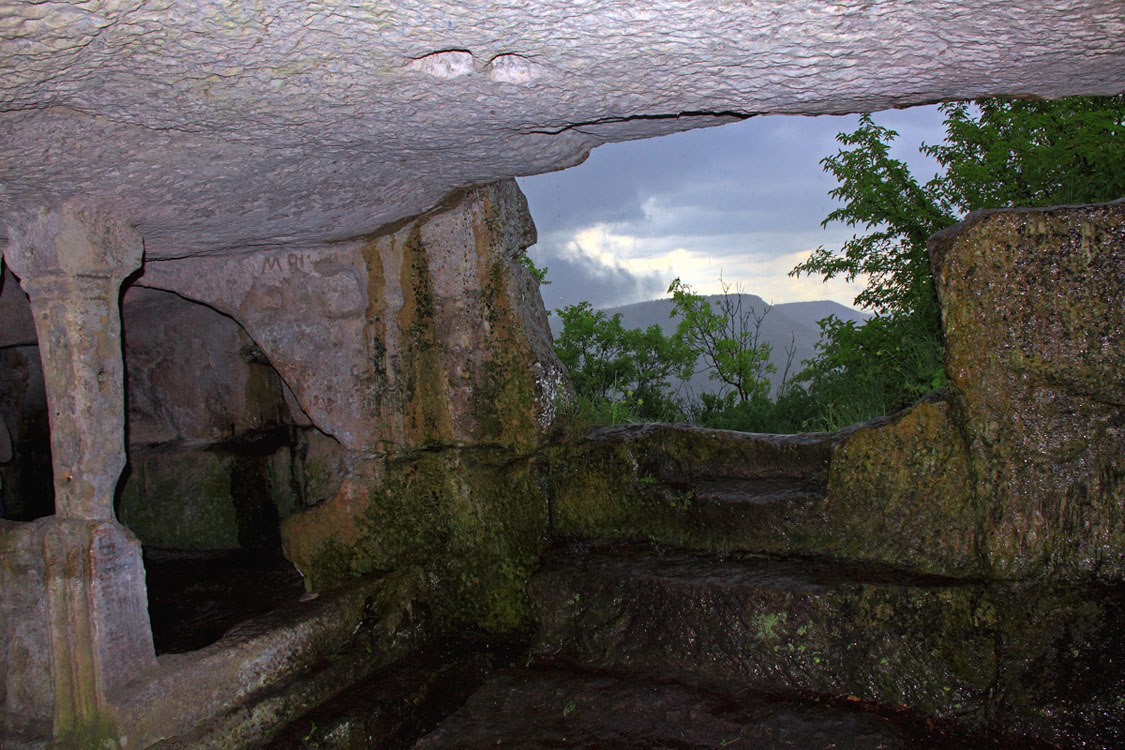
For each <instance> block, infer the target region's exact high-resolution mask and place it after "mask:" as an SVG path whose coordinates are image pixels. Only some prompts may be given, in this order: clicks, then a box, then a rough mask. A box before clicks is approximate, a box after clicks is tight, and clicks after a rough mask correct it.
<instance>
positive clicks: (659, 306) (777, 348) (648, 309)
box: [550, 294, 871, 396]
mask: <svg viewBox="0 0 1125 750" xmlns="http://www.w3.org/2000/svg"><path fill="white" fill-rule="evenodd" d="M721 296H722V295H717V294H716V295H710V296H707V297H706V299H707V301H708V302H710V303H711V304H712V305H714V304H715V302H716V301H717V300H719V299H720V298H721ZM732 296H733V295H732ZM741 296H742V305H743V309H748V308H750V307H753V308H754V309H755V310H757V311H761V310H764V309H765V308H767V307H769V305H768V304H767V303H766V301H765V300H763V299H762V298H761V297H759V296H757V295H755V294H743V295H741ZM603 312H605V313H606V314H607V315H609V316H611V317H612V316H613V315H616V314H618V313H620V314H621V324H622V325H623V326H625V328H648V327H649V326H651V325H654V324H655V325H659V326H660V330H662V331H663V332H664V334H665V335H669V334H671V333H673V332H675V330H676V326H678V325H679V320H680V319H679V317H672V300H671V299H656V300H650V301H648V302H636V303H634V304H631V305H622V306H620V307H607V308H603ZM830 315H835V316H836V317H837V318H839V319H840V320H844V321H848V320H854V321H855V322H857V323H862V322H863V321H865V320H868V319H869V318H870V317H871V316H870V315H869V314H867V313H862V312H860V311H858V310H853V309H852V308H850V307H847V306H845V305H841V304H840V303H838V302H833V301H831V300H816V301H813V302H782V303H780V304H777V305H773V306H772V307H770V309H769V313H767V314H766V317H765V319H764V320H763V321H762V341H763V342H765V343H768V344H769V345H770V346H771V347H772V351H771V353H770V362H771V363H772V364H773V366H774V367H775V368H776V369H777V372H775V373H773V374H772V375H770V386H771V389H774V390H776V389H777V387H778V386H779V385H780V384H781V378H782V374H783V373H784V371H785V350H786V347H788V346H789V342H790V336H792V337H793V338H792V340H793V341H794V343H795V345H796V354H795V355H794V357H793V364H792V365H791V367H790V370H789V377H792V376H793V375H795V374H797V373H798V372H800V371H801V369H802V368H803V365H802V362H804V360H806V359H812V358H813V357H814V356H815V355H816V344H817V342H818V341H819V340H820V327H819V326H818V325H817V323H818V322H819V321H820V320H822V319H824V318H827V317H828V316H830ZM550 321H551V333H552V335H554V336H558V335H559V333H560V332H561V331H562V321H561V320H560V319H559V316H558V315H552V316H551V317H550ZM702 367H703V363H702V362H701V363H699V365H698V366H697V368H696V369H701V368H702ZM670 385H672V386H673V387H676V386H677V385H678V384H677V383H670ZM687 388H688V391H689V392H688V393H686V394H685V395H688V396H698V395H699V394H700V393H716V392H717V391H718V390H719V386H718V383H717V382H716V381H714V380H711V379H710V378H709V377H708V374H707V373H706V372H700V373H697V374H696V375H695V376H694V377H692V378H691V380H689V381H688V383H687Z"/></svg>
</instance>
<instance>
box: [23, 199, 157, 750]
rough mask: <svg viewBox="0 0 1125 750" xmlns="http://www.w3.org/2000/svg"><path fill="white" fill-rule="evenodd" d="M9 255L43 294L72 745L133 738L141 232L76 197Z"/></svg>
mask: <svg viewBox="0 0 1125 750" xmlns="http://www.w3.org/2000/svg"><path fill="white" fill-rule="evenodd" d="M8 240H9V244H8V248H7V250H6V251H5V258H6V260H7V262H8V266H9V267H10V268H11V269H12V271H14V272H15V273H16V275H17V276H19V278H20V285H21V286H22V287H23V288H24V290H25V291H26V292H27V293H28V296H29V297H30V299H31V308H32V313H33V315H34V317H35V328H36V333H37V335H38V340H39V351H40V357H41V359H42V361H43V375H44V380H45V382H46V388H47V404H48V408H49V418H50V427H51V460H52V465H53V469H54V484H55V512H56V515H55V517H54V518H52V519H50V520H49V521H48V527H47V528H46V529H45V530H44V536H43V539H44V543H43V557H44V561H45V563H46V575H45V587H46V599H47V611H48V623H47V626H48V628H49V631H50V632H49V636H50V637H49V640H50V644H51V663H52V668H51V669H52V677H53V683H54V693H55V694H54V696H53V701H54V733H55V737H56V740H57V741H59V743H60V744H62V745H65V744H67V743H79V744H83V743H89V742H91V741H93V742H95V743H99V745H98V746H100V743H103V742H105V741H109V742H110V743H111V746H112V743H114V742H118V741H120V740H121V733H120V731H119V730H118V728H117V727H116V726H115V722H114V720H113V712H112V708H111V696H112V693H113V691H114V690H115V689H116V688H118V687H120V686H121V685H123V684H124V683H125V682H127V681H128V680H129V679H130V678H132V677H133V676H135V675H136V674H137V673H139V672H140V671H141V670H143V669H146V668H148V667H150V666H153V665H154V664H155V655H154V650H153V646H152V632H151V629H150V627H149V621H148V611H147V609H148V608H147V597H146V593H145V583H144V566H143V564H142V561H141V547H140V543H139V542H138V541H137V539H136V537H135V536H134V535H133V534H132V533H131V532H130V531H129V530H128V529H127V528H125V527H124V526H122V525H120V524H119V523H117V522H116V520H115V519H114V513H113V495H114V489H115V487H116V485H117V480H118V478H119V476H120V474H121V470H122V468H124V466H125V431H124V425H125V405H124V382H123V380H124V378H123V371H124V367H123V364H122V356H121V319H120V308H119V290H120V287H121V283H122V282H123V281H124V279H125V277H126V276H128V275H129V274H130V273H132V272H133V271H135V270H136V269H137V268H139V267H140V265H141V257H142V252H143V245H142V242H141V237H140V235H139V234H137V232H136V231H135V230H133V229H132V228H131V227H129V226H128V225H126V224H125V223H123V222H121V221H120V220H119V219H117V218H116V217H114V216H113V215H111V214H109V213H106V212H104V211H101V210H98V209H96V208H92V207H89V206H83V205H81V204H78V203H66V204H64V205H62V206H61V207H59V208H51V209H44V210H41V211H40V212H39V213H38V215H36V216H33V217H31V218H30V219H29V220H28V221H26V222H24V223H23V224H21V225H19V226H15V227H11V228H9V232H8Z"/></svg>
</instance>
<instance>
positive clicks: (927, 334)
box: [791, 96, 1125, 428]
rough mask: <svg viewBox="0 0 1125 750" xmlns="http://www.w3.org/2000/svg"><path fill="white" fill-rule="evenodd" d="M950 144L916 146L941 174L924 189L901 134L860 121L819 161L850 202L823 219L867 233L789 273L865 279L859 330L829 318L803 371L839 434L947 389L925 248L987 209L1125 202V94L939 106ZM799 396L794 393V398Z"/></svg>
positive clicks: (819, 422)
mask: <svg viewBox="0 0 1125 750" xmlns="http://www.w3.org/2000/svg"><path fill="white" fill-rule="evenodd" d="M942 111H943V112H944V113H945V116H946V119H945V128H946V141H945V143H944V144H941V145H936V146H927V145H924V146H922V149H921V150H922V151H923V152H924V153H927V154H929V155H930V156H933V157H934V158H935V159H937V161H938V162H939V163H940V164H941V165H942V166H943V167H944V168H945V174H944V175H939V176H937V177H935V178H934V179H932V180H931V181H930V182H928V183H926V184H925V185H920V184H919V183H918V182H917V180H916V179H915V178H914V177H913V175H911V174H910V170H909V169H908V168H907V166H906V165H905V164H904V163H903V162H901V161H898V160H896V159H892V158H891V157H890V144H891V142H892V141H893V140H894V138H896V137H897V135H898V134H897V133H896V132H895V131H893V130H890V129H887V128H884V127H881V126H879V125H877V124H876V123H875V122H874V120H873V118H872V117H871V116H870V115H865V116H863V117H862V118H860V122H859V127H858V128H857V129H856V130H855V131H854V132H852V133H841V134H840V135H838V136H837V140H838V141H839V142H840V143H841V144H842V145H844V146H846V147H849V148H846V149H841V150H840V151H838V152H837V153H836V154H835V155H833V156H829V157H826V158H825V159H823V160H822V162H821V163H822V164H823V165H824V168H825V170H826V171H828V172H830V173H831V174H832V175H833V176H834V177H836V179H837V181H838V183H839V184H838V186H837V187H836V188H835V189H833V190H832V191H831V192H830V194H831V195H832V196H833V197H834V198H837V199H839V200H841V201H843V205H842V206H841V207H840V208H837V209H836V210H835V211H833V212H832V213H830V214H829V215H828V217H827V218H826V219H825V220H824V222H823V223H824V224H825V225H827V224H828V223H830V222H834V221H840V222H843V223H845V224H847V225H848V226H853V227H854V226H859V227H862V228H863V230H864V231H865V234H863V235H862V236H860V235H853V237H852V239H850V240H849V241H848V242H846V243H845V244H844V246H843V248H842V249H841V250H840V251H839V252H834V251H830V250H826V249H825V248H823V247H821V248H818V249H817V250H816V251H814V252H813V253H812V255H810V257H809V258H808V259H807V260H806V261H805V262H804V263H801V264H800V265H798V266H797V267H796V268H794V269H793V271H792V272H791V275H799V274H802V273H809V274H812V273H816V274H820V275H822V276H824V277H825V278H826V279H828V278H834V277H837V276H840V277H843V278H846V279H847V280H849V281H851V280H853V279H855V278H857V277H859V276H864V275H866V276H867V277H868V284H867V287H866V288H865V289H864V290H863V291H862V292H861V293H860V294H859V296H857V297H856V300H855V303H856V304H857V305H858V306H861V307H866V308H868V309H871V310H873V311H874V312H875V313H876V317H875V318H874V319H873V320H872V321H870V322H868V323H867V324H866V325H863V326H856V325H854V324H852V323H847V324H845V323H842V322H841V321H839V320H835V319H829V320H828V321H824V322H822V326H821V328H822V332H823V334H824V338H823V339H822V342H821V345H820V347H819V352H818V356H817V358H816V359H815V360H813V361H812V362H811V363H809V364H808V367H807V368H806V369H805V370H804V371H803V372H802V373H801V374H800V375H799V376H798V380H799V381H800V382H802V383H804V384H806V385H805V390H806V394H807V396H808V398H809V399H811V400H812V401H813V402H814V403H815V404H817V410H816V412H817V413H816V415H815V416H814V417H813V418H812V421H811V423H810V424H811V425H815V426H819V427H825V428H833V427H839V426H843V425H846V424H850V423H852V422H855V421H860V420H863V419H869V418H871V417H875V416H879V415H883V414H888V413H890V412H893V411H895V410H897V409H900V408H902V407H904V406H906V405H908V404H910V403H911V402H913V401H914V400H916V399H917V398H918V396H920V395H922V394H924V393H927V392H929V391H931V390H934V389H936V388H940V387H942V386H943V385H944V383H945V375H944V369H943V365H942V360H941V354H942V351H943V341H942V334H941V318H940V308H939V306H938V301H937V296H936V293H935V290H934V285H933V278H932V272H931V269H930V263H929V255H928V253H927V250H926V241H927V239H928V238H929V237H930V235H932V234H934V233H935V232H937V231H939V230H941V229H943V228H945V227H947V226H950V225H952V224H953V223H954V222H955V221H957V220H958V218H959V217H960V216H961V215H963V214H964V213H966V212H968V211H972V210H976V209H979V208H998V207H1014V206H1024V207H1033V206H1045V205H1052V204H1059V203H1096V202H1101V201H1106V200H1112V199H1114V198H1117V197H1120V196H1121V195H1123V194H1125V126H1123V123H1125V96H1115V97H1086V98H1072V99H1061V100H1056V101H1025V100H999V99H993V100H981V101H978V102H975V103H974V104H972V105H969V104H965V103H955V104H945V105H943V106H942ZM794 398H795V397H794Z"/></svg>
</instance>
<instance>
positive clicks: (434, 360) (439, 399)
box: [398, 226, 453, 445]
mask: <svg viewBox="0 0 1125 750" xmlns="http://www.w3.org/2000/svg"><path fill="white" fill-rule="evenodd" d="M400 281H401V288H402V294H403V304H402V307H401V308H400V309H399V312H398V325H399V328H400V329H401V330H402V334H403V341H402V357H401V362H402V365H401V372H400V373H398V375H399V378H398V379H399V381H400V382H401V383H402V389H403V391H402V396H403V403H404V408H405V417H406V431H407V438H408V444H411V445H427V444H442V443H448V442H450V441H451V440H452V438H453V425H452V423H451V421H450V404H449V396H448V394H449V382H448V379H447V377H446V373H445V366H444V363H443V358H442V351H441V348H440V347H439V346H438V343H437V333H436V329H435V321H434V312H435V304H434V292H433V285H432V282H431V280H430V270H429V266H428V261H427V254H426V248H425V245H424V243H423V242H422V235H421V228H420V226H415V227H414V229H413V230H412V231H411V232H410V234H409V235H408V237H407V239H406V241H405V242H404V243H403V245H402V278H401V280H400Z"/></svg>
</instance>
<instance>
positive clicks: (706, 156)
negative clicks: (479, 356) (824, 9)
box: [520, 107, 943, 307]
mask: <svg viewBox="0 0 1125 750" xmlns="http://www.w3.org/2000/svg"><path fill="white" fill-rule="evenodd" d="M875 119H876V122H878V123H879V124H881V125H885V126H887V127H890V128H892V129H894V130H897V131H899V133H900V134H901V137H900V138H899V139H898V140H897V141H896V143H895V146H894V148H893V149H892V156H894V157H895V158H899V159H903V160H905V161H907V163H908V164H910V165H911V167H912V169H913V171H914V173H915V176H916V177H917V178H918V179H919V180H920V181H925V180H927V179H929V178H930V177H931V176H932V175H933V172H934V170H935V165H934V164H933V163H932V162H931V161H930V160H928V159H926V158H925V157H922V156H920V155H919V154H918V152H917V146H918V144H919V143H920V142H921V141H926V142H929V143H934V142H938V141H940V140H941V136H942V133H943V128H942V126H941V115H940V113H939V112H937V110H936V108H935V107H925V108H917V109H912V110H900V111H891V112H884V113H879V114H877V115H876V118H875ZM857 120H858V117H857V116H854V115H853V116H846V117H780V116H771V117H755V118H751V119H750V120H748V121H746V122H742V123H738V124H734V125H727V126H723V127H719V128H707V129H701V130H694V131H689V132H686V133H679V134H676V135H672V136H667V137H664V138H655V139H651V140H646V141H633V142H629V143H622V144H611V145H608V146H603V147H601V148H599V149H595V150H594V152H593V153H592V154H591V155H590V158H589V159H588V160H587V161H586V163H585V164H582V165H580V166H578V167H575V168H572V169H569V170H566V171H563V172H556V173H553V174H548V175H539V176H537V177H532V178H522V179H521V180H520V183H521V185H522V186H523V189H524V192H525V193H526V194H527V196H528V201H529V203H530V205H531V210H532V215H533V217H534V219H535V222H536V224H537V226H538V227H539V236H540V245H539V247H538V248H536V250H535V251H533V253H532V256H533V257H535V258H536V260H537V262H543V263H546V264H547V265H549V266H551V271H552V273H551V278H552V279H553V280H554V284H556V285H557V287H556V288H555V289H554V290H552V289H551V287H545V288H544V297H545V298H546V297H555V298H561V299H564V300H565V303H566V304H569V303H571V302H573V301H575V300H576V299H590V296H591V294H592V293H593V292H591V291H589V290H592V289H597V290H598V292H599V293H602V292H604V294H605V295H610V296H609V297H607V300H608V301H607V302H606V304H618V303H620V302H621V301H622V300H623V299H624V297H613V296H612V295H613V294H614V292H613V289H619V290H621V291H620V293H621V294H622V295H625V294H633V293H636V292H639V291H644V292H646V293H647V292H651V291H653V290H655V291H656V293H657V296H659V295H660V294H663V292H664V288H663V287H666V282H665V281H663V280H661V281H660V282H657V281H656V280H655V279H656V278H657V276H658V275H657V274H653V275H652V276H643V275H641V276H638V275H635V274H630V273H629V272H628V271H627V270H625V269H623V268H620V267H613V266H610V265H607V264H606V263H605V261H604V260H597V259H595V258H594V257H585V256H583V255H582V254H581V253H580V252H579V251H578V250H577V249H576V248H575V246H574V245H573V242H572V240H573V239H574V237H575V235H577V234H578V233H579V232H581V231H582V230H584V229H587V228H589V227H592V226H595V225H598V224H602V225H605V226H607V227H608V228H609V229H610V231H611V232H613V233H614V234H618V235H627V236H631V237H635V238H637V239H638V243H637V246H638V248H639V250H640V251H643V250H645V249H646V248H655V247H664V248H670V247H676V246H683V247H686V248H688V249H691V250H693V251H705V252H706V253H707V254H708V255H711V256H724V255H728V254H729V255H731V256H737V255H739V254H744V253H747V252H752V253H757V254H770V253H772V254H773V255H775V256H780V255H784V254H787V253H792V252H794V251H795V250H797V249H801V248H809V247H814V246H816V245H817V244H825V245H831V244H838V243H840V242H842V241H843V239H846V238H847V237H848V236H850V235H851V234H852V231H853V230H852V229H849V228H846V227H842V226H840V225H835V226H830V227H829V229H828V231H824V230H822V229H821V228H820V222H821V221H822V220H823V219H824V217H825V216H826V215H827V214H828V213H829V212H830V211H832V209H833V208H834V207H835V205H836V204H835V203H834V201H833V199H832V198H831V197H829V195H828V191H829V190H831V189H832V188H833V187H835V184H836V183H835V180H834V179H833V178H832V177H831V176H830V175H827V174H825V173H824V171H823V167H822V165H821V164H820V160H821V159H823V158H824V157H825V156H828V155H830V154H834V153H835V152H836V151H837V150H838V149H839V148H840V144H838V143H837V142H836V141H835V136H836V134H837V133H838V132H841V131H851V130H853V129H854V128H855V126H856V123H857ZM642 241H643V242H642ZM765 243H769V244H765ZM801 243H803V244H801ZM642 246H643V247H642ZM703 249H705V250H703ZM556 269H558V271H557V273H559V274H563V275H565V278H564V276H563V275H560V276H558V277H557V280H555V279H556ZM572 280H573V282H572ZM564 289H565V290H566V291H567V292H569V291H570V290H572V289H573V290H578V291H579V297H577V298H567V297H566V296H565V293H564V291H563V290H564ZM581 290H586V291H585V292H584V293H583V292H582V291H581ZM591 302H593V300H592V299H591ZM548 306H549V307H554V306H555V305H553V304H551V303H550V302H548Z"/></svg>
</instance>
